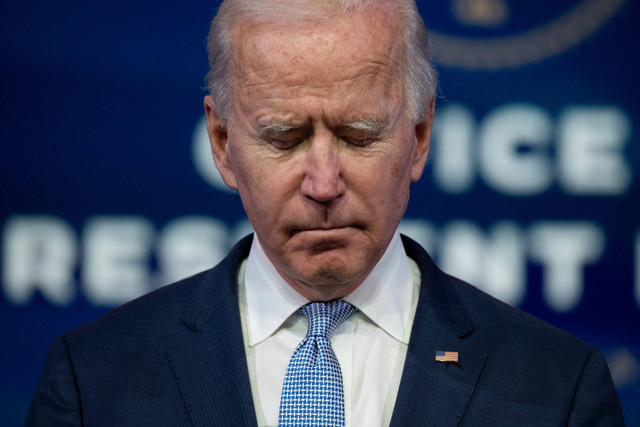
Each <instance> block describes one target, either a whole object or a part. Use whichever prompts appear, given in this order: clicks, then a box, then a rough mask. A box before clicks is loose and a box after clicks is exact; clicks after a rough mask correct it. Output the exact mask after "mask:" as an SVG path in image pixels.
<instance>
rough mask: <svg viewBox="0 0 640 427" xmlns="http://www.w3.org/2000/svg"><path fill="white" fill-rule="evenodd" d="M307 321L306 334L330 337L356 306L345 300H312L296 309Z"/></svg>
mask: <svg viewBox="0 0 640 427" xmlns="http://www.w3.org/2000/svg"><path fill="white" fill-rule="evenodd" d="M298 311H299V312H300V313H301V314H303V315H304V316H305V317H306V318H307V321H308V322H309V329H308V330H307V336H315V337H324V338H326V339H330V338H331V336H332V335H333V333H334V332H335V331H336V329H337V328H338V326H340V325H341V324H342V322H344V321H345V320H347V319H348V318H349V316H351V315H352V314H353V313H354V312H355V311H356V308H355V307H354V306H352V305H351V304H349V303H348V302H346V301H342V300H335V301H329V302H312V303H309V304H307V305H305V306H304V307H301V308H300V309H299V310H298Z"/></svg>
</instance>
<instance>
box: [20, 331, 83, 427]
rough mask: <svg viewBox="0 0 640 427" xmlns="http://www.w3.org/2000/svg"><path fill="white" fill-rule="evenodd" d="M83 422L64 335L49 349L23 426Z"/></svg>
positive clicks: (72, 424)
mask: <svg viewBox="0 0 640 427" xmlns="http://www.w3.org/2000/svg"><path fill="white" fill-rule="evenodd" d="M81 424H82V420H81V411H80V397H79V395H78V390H77V387H76V381H75V377H74V373H73V367H72V364H71V359H70V357H69V352H68V349H67V345H66V342H65V340H64V337H59V338H57V339H56V340H55V341H54V342H53V343H52V344H51V347H50V348H49V353H48V354H47V360H46V362H45V365H44V370H43V372H42V375H41V377H40V381H39V382H38V387H37V388H36V392H35V394H34V397H33V400H32V401H31V407H30V408H29V414H28V415H27V421H26V426H78V425H81Z"/></svg>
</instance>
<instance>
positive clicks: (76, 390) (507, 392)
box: [27, 237, 623, 426]
mask: <svg viewBox="0 0 640 427" xmlns="http://www.w3.org/2000/svg"><path fill="white" fill-rule="evenodd" d="M403 241H404V245H405V249H406V251H407V254H408V255H409V256H410V257H411V258H413V259H414V260H415V261H416V262H417V263H418V266H419V267H420V271H421V272H422V285H421V289H420V300H419V302H418V308H417V312H416V316H415V321H414V325H413V330H412V334H411V340H410V342H409V349H408V351H407V356H406V361H405V366H404V371H403V374H402V379H401V384H400V389H399V392H398V397H397V400H396V405H395V408H394V412H393V418H392V423H391V424H392V425H397V426H407V425H411V426H413V425H430V426H431V425H432V426H454V425H468V426H469V425H470V426H476V425H477V426H485V425H514V426H515V425H518V426H521V425H535V426H542V425H544V426H548V425H580V426H583V425H606V426H610V425H622V424H623V420H622V414H621V409H620V404H619V402H618V398H617V395H616V391H615V388H614V386H613V383H612V381H611V377H610V374H609V370H608V368H607V365H606V362H605V360H604V358H603V356H602V354H601V353H600V352H599V351H598V350H597V349H593V348H590V347H588V346H587V345H585V344H583V343H581V342H580V341H578V340H577V339H575V338H573V337H572V336H570V335H569V334H567V333H565V332H562V331H560V330H558V329H556V328H554V327H552V326H549V325H547V324H546V323H544V322H542V321H540V320H538V319H535V318H534V317H532V316H529V315H527V314H525V313H523V312H521V311H519V310H517V309H514V308H512V307H510V306H507V305H505V304H503V303H501V302H499V301H497V300H495V299H493V298H491V297H490V296H488V295H486V294H484V293H482V292H481V291H479V290H477V289H476V288H474V287H472V286H470V285H468V284H466V283H464V282H462V281H460V280H457V279H455V278H452V277H451V276H448V275H446V274H444V273H443V272H442V271H441V270H439V269H438V268H437V267H436V266H435V264H434V263H433V262H432V261H431V259H430V258H429V256H428V255H427V253H426V252H425V251H424V250H423V249H422V248H421V247H420V246H419V245H418V244H417V243H415V242H413V241H411V240H410V239H407V238H404V237H403ZM250 243H251V238H250V237H248V238H245V239H244V240H242V241H241V242H239V243H238V244H237V245H236V246H235V247H234V248H233V250H232V251H231V253H230V254H229V255H228V256H227V258H225V260H223V261H222V262H221V263H220V264H219V265H218V266H216V267H215V268H213V269H212V270H209V271H205V272H203V273H200V274H198V275H196V276H193V277H191V278H188V279H185V280H183V281H181V282H178V283H176V284H173V285H169V286H166V287H163V288H161V289H159V290H157V291H155V292H153V293H151V294H148V295H146V296H144V297H141V298H139V299H137V300H135V301H133V302H130V303H128V304H125V305H124V306H122V307H119V308H117V309H115V310H113V311H111V312H110V313H108V314H107V315H105V316H104V317H102V318H100V319H98V320H97V321H95V322H93V323H90V324H88V325H86V326H83V327H81V328H79V329H76V330H74V331H72V332H70V333H67V334H65V335H63V336H61V337H59V338H58V339H57V340H55V341H54V343H53V344H52V345H51V348H50V350H49V354H48V356H47V361H46V363H45V367H44V372H43V374H42V377H41V379H40V382H39V384H38V387H37V390H36V393H35V396H34V398H33V402H32V404H31V408H30V411H29V415H28V419H27V425H30V426H44V425H65V424H68V425H80V424H84V425H107V426H118V425H128V426H132V425H171V426H178V425H195V426H212V425H225V426H237V425H255V424H256V419H255V411H254V407H253V400H252V396H251V387H250V384H249V374H248V371H247V364H246V360H245V353H244V345H243V338H242V330H241V324H240V314H239V309H238V297H237V294H236V288H237V277H236V275H237V271H238V266H239V265H240V263H241V261H242V260H243V259H244V258H246V257H247V255H248V252H249V248H250ZM437 350H447V351H457V352H458V353H459V363H442V362H436V361H435V360H434V355H435V352H436V351H437Z"/></svg>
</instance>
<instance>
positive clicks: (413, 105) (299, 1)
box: [206, 0, 438, 123]
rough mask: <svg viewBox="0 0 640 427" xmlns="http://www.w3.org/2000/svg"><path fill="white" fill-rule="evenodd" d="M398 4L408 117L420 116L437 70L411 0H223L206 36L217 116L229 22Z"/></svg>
mask: <svg viewBox="0 0 640 427" xmlns="http://www.w3.org/2000/svg"><path fill="white" fill-rule="evenodd" d="M383 2H386V3H390V4H393V5H394V6H395V7H397V8H398V12H399V15H400V19H401V25H402V28H403V30H402V38H403V44H404V47H405V48H404V55H403V58H402V60H403V66H404V70H403V75H404V82H403V84H404V92H405V101H406V103H407V105H408V109H409V111H408V113H409V117H410V118H411V119H412V120H413V122H414V123H418V122H420V121H421V119H422V117H423V114H424V112H425V111H426V109H427V108H429V104H430V102H431V99H432V98H433V96H434V94H435V91H436V85H437V80H438V77H437V74H436V71H435V69H434V68H433V66H432V65H431V53H430V50H429V39H428V36H427V30H426V28H425V25H424V22H423V21H422V18H421V17H420V13H419V12H418V8H417V6H416V3H415V0H274V1H260V0H224V1H223V2H222V4H221V5H220V8H219V9H218V14H217V15H216V17H215V18H214V19H213V21H212V22H211V28H210V30H209V37H208V38H207V52H208V55H209V72H208V73H207V76H206V84H207V89H208V90H209V93H210V94H211V97H212V98H213V100H214V103H215V104H216V108H217V110H218V111H217V112H218V114H219V115H220V116H221V118H223V119H225V120H228V119H229V118H230V110H231V102H232V99H231V97H232V81H231V40H230V38H231V37H230V33H231V27H232V25H233V24H234V23H236V22H240V19H242V20H243V21H244V22H252V23H255V22H264V23H287V24H289V25H295V24H291V23H295V22H303V23H304V22H308V21H318V20H323V19H329V18H330V17H331V14H335V13H347V12H349V11H357V10H363V9H365V8H366V7H369V6H371V5H374V4H376V3H383Z"/></svg>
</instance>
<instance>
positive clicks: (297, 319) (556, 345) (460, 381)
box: [27, 0, 623, 426]
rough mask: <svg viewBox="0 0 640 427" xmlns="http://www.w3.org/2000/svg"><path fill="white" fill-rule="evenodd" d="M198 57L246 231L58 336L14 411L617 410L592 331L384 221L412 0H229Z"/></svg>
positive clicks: (574, 420) (113, 415) (401, 118)
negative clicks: (457, 273) (517, 298)
mask: <svg viewBox="0 0 640 427" xmlns="http://www.w3.org/2000/svg"><path fill="white" fill-rule="evenodd" d="M209 57H210V66H211V71H210V74H209V76H208V81H209V89H210V92H211V95H210V96H207V97H206V98H205V102H204V104H205V111H206V115H207V128H208V132H209V136H210V140H211V147H212V152H213V156H214V159H215V162H216V165H217V167H218V169H219V171H220V173H221V175H222V177H223V179H224V180H225V182H226V183H227V185H229V186H230V187H231V188H233V189H236V190H237V191H238V192H239V194H240V197H241V199H242V203H243V205H244V207H245V210H246V212H247V216H248V217H249V219H250V220H251V223H252V225H253V227H254V229H255V236H253V237H248V238H246V239H244V240H242V241H241V242H240V243H238V244H237V245H236V247H235V248H234V249H233V250H232V251H231V253H230V254H229V256H228V257H227V258H226V259H225V260H224V261H222V262H221V263H220V264H219V265H218V266H217V267H215V268H214V269H212V270H210V271H206V272H204V273H201V274H199V275H196V276H194V277H191V278H188V279H185V280H184V281H182V282H179V283H177V284H174V285H170V286H167V287H164V288H162V289H160V290H158V291H156V292H154V293H152V294H149V295H147V296H145V297H142V298H141V299H138V300H136V301H134V302H131V303H129V304H127V305H125V306H123V307H120V308H118V309H116V310H114V311H112V312H111V313H109V314H107V315H106V316H105V317H103V318H102V319H99V320H97V321H96V322H94V323H91V324H89V325H87V326H84V327H82V328H79V329H77V330H75V331H72V332H70V333H68V334H66V335H64V336H62V337H60V338H58V339H57V340H56V341H55V342H54V344H53V345H52V347H51V350H50V353H49V356H48V359H47V363H46V365H45V369H44V373H43V376H42V378H41V381H40V384H39V385H38V389H37V391H36V394H35V397H34V400H33V403H32V406H31V410H30V414H29V418H28V420H27V424H29V425H43V424H44V425H46V424H56V425H57V424H82V423H85V424H89V425H91V424H104V425H139V424H140V425H146V424H161V425H184V424H193V425H255V424H259V425H276V424H278V423H280V424H281V425H320V424H322V423H323V421H318V420H317V419H316V418H315V417H323V416H325V415H327V414H330V415H331V416H332V417H333V416H334V415H335V417H336V419H337V422H336V425H340V424H342V423H346V424H347V425H367V426H369V425H389V424H393V425H437V426H440V425H523V424H528V425H567V424H570V425H620V424H622V423H623V421H622V415H621V411H620V406H619V403H618V400H617V396H616V393H615V389H614V387H613V384H612V382H611V378H610V375H609V372H608V369H607V366H606V363H605V361H604V358H603V357H602V355H601V353H600V352H599V351H598V350H596V349H592V348H590V347H588V346H586V345H585V344H583V343H580V342H579V341H577V340H576V339H575V338H573V337H571V336H569V335H568V334H566V333H564V332H561V331H559V330H557V329H554V328H553V327H551V326H548V325H546V324H544V323H542V322H541V321H539V320H536V319H534V318H532V317H530V316H528V315H526V314H524V313H522V312H520V311H518V310H516V309H514V308H511V307H508V306H506V305H504V304H502V303H500V302H498V301H496V300H494V299H493V298H491V297H489V296H487V295H485V294H483V293H481V292H480V291H478V290H476V289H475V288H473V287H471V286H470V285H467V284H465V283H463V282H461V281H459V280H456V279H454V278H452V277H449V276H447V275H445V274H444V273H442V272H441V271H440V270H439V269H438V268H437V267H436V266H435V265H434V264H433V263H432V261H431V260H430V258H429V256H428V255H427V254H426V252H424V250H423V249H422V248H421V247H420V246H419V245H417V244H416V243H415V242H413V241H411V240H410V239H407V238H404V237H403V238H401V237H400V236H399V235H398V233H397V227H398V224H399V222H400V220H401V218H402V215H403V214H404V211H405V208H406V206H407V203H408V200H409V187H410V183H411V182H412V181H417V180H418V179H419V178H420V176H421V174H422V170H423V167H424V164H425V162H426V159H427V154H428V150H429V137H430V131H431V124H432V119H433V111H434V92H435V74H434V73H433V71H432V69H431V67H430V66H429V64H428V50H427V39H426V31H425V29H424V25H423V24H422V21H421V19H420V17H419V15H418V14H417V10H416V7H415V4H414V3H413V2H412V1H411V0H407V1H404V0H380V1H369V2H365V1H343V2H338V1H318V0H308V1H304V0H301V1H290V0H289V1H287V0H279V1H278V0H274V1H266V0H264V1H256V0H253V1H252V0H236V1H233V0H227V2H225V3H224V4H223V5H222V6H221V8H220V11H219V14H218V16H217V17H216V19H215V20H214V22H213V24H212V29H211V33H210V36H209ZM301 307H302V308H301ZM309 307H311V309H310V308H309ZM334 307H340V308H339V310H341V311H340V312H339V313H338V314H337V315H336V316H337V317H336V318H338V317H339V319H338V320H335V321H334V318H331V319H330V320H326V319H327V317H323V318H322V319H324V320H321V321H320V322H325V323H329V324H330V325H331V326H330V327H331V328H332V329H333V330H334V331H333V335H331V333H327V335H323V334H324V332H322V333H316V332H313V333H312V332H310V333H309V335H308V336H307V328H309V330H310V331H311V330H313V331H316V328H317V325H318V323H316V322H318V320H317V318H316V317H314V316H316V315H317V312H322V313H325V312H328V311H330V310H333V308H334ZM299 309H300V310H299ZM322 313H321V314H322ZM308 325H309V326H308ZM308 346H310V347H308ZM307 349H309V350H308V351H309V352H311V353H313V357H311V356H309V354H307V353H306V352H307ZM318 349H320V350H318ZM314 352H318V354H316V353H314ZM310 360H314V361H311V362H310ZM314 364H316V365H314ZM302 365H304V368H300V366H302ZM318 366H320V368H318ZM327 366H329V368H327V369H325V368H326V367H327ZM301 376H303V377H304V378H305V381H308V383H310V384H312V386H308V387H307V386H305V385H304V384H301V383H304V381H300V378H301ZM305 384H306V383H305ZM319 384H321V385H319ZM305 387H306V388H305ZM334 387H335V388H334ZM327 390H329V392H327ZM292 395H293V396H295V397H294V398H291V396H292ZM316 398H317V399H316ZM314 399H316V400H317V401H320V402H321V403H319V404H318V403H317V401H316V400H314ZM310 400H313V401H314V402H315V403H312V402H310ZM309 405H316V406H309ZM309 408H311V409H309ZM304 412H306V414H307V416H309V417H311V418H305V419H304V420H301V419H297V418H295V417H296V416H297V415H296V414H297V413H304ZM292 414H293V415H292ZM323 425H325V424H323ZM326 425H328V424H326ZM332 425H333V424H332Z"/></svg>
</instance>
